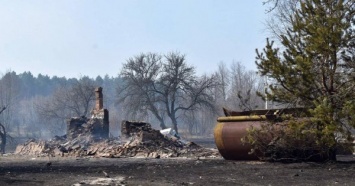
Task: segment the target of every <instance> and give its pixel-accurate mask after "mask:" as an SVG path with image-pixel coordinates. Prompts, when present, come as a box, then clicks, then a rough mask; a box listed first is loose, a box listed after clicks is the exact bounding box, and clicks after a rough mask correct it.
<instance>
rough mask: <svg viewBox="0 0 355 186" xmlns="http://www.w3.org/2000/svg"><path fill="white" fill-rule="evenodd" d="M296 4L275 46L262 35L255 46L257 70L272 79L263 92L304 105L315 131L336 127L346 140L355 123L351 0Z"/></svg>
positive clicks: (354, 38)
mask: <svg viewBox="0 0 355 186" xmlns="http://www.w3.org/2000/svg"><path fill="white" fill-rule="evenodd" d="M297 7H298V9H297V10H296V11H295V12H294V14H292V15H291V17H290V19H289V20H290V23H291V24H290V25H289V27H288V28H286V30H285V31H286V32H285V34H284V35H281V47H280V48H276V47H275V46H274V43H273V42H271V41H269V40H267V44H266V47H265V48H264V50H263V52H259V51H258V50H257V51H256V52H257V57H256V64H257V67H258V69H259V71H260V72H261V74H262V75H264V76H267V77H268V78H269V79H270V80H271V82H272V84H271V85H270V86H269V92H268V93H267V95H266V96H267V98H268V99H269V100H273V101H275V102H278V103H285V104H291V105H292V106H296V107H300V106H301V107H306V108H310V110H311V113H313V116H314V120H313V121H314V123H317V124H316V125H315V127H314V129H315V130H317V131H318V133H317V134H318V135H319V136H324V134H329V135H328V136H333V135H330V134H334V133H335V132H341V133H342V134H346V137H348V139H349V140H350V132H349V130H350V128H351V126H352V127H355V101H354V100H355V99H354V98H355V75H354V73H355V65H354V64H355V1H354V0H300V1H299V2H298V4H297ZM343 137H344V136H343ZM319 138H321V137H319ZM328 139H329V138H328ZM334 143H335V141H334V140H333V143H328V145H332V144H334Z"/></svg>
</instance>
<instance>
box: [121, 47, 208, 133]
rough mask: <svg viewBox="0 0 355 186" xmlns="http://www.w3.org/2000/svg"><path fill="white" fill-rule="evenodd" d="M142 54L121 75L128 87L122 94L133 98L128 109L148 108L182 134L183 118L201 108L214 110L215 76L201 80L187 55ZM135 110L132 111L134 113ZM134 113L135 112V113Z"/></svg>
mask: <svg viewBox="0 0 355 186" xmlns="http://www.w3.org/2000/svg"><path fill="white" fill-rule="evenodd" d="M162 58H163V57H162V56H161V55H158V54H152V53H149V54H141V55H138V56H135V57H134V58H131V59H129V60H128V61H127V63H126V64H124V66H123V69H122V71H121V76H122V78H123V79H124V85H123V86H121V87H120V88H119V91H118V93H119V94H121V96H122V97H123V98H122V99H121V101H122V100H126V99H129V100H130V102H128V105H127V106H128V107H130V108H131V109H132V108H135V110H144V109H147V110H149V111H150V112H151V113H153V115H154V116H155V117H156V118H157V119H158V120H159V121H160V126H161V128H166V125H165V116H167V117H169V118H170V120H171V122H172V127H173V128H174V130H176V132H178V120H179V116H180V115H181V114H183V112H189V111H193V110H194V109H196V108H199V107H200V106H202V105H203V106H208V107H213V106H214V105H213V103H212V100H213V98H212V96H211V95H210V94H208V93H207V89H208V88H210V87H212V86H214V85H215V81H214V80H215V78H214V76H211V77H208V76H202V77H197V76H196V75H195V70H194V68H193V67H192V66H188V65H187V63H186V59H185V55H181V54H180V53H177V52H172V53H169V54H167V55H165V56H164V60H162ZM131 111H132V110H131ZM133 111H134V110H133Z"/></svg>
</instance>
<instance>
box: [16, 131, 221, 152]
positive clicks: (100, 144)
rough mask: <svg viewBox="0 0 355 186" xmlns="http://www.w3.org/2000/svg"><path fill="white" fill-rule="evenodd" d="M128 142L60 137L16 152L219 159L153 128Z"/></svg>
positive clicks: (32, 142)
mask: <svg viewBox="0 0 355 186" xmlns="http://www.w3.org/2000/svg"><path fill="white" fill-rule="evenodd" d="M127 136H129V137H127V139H126V140H124V139H122V138H109V139H106V140H104V139H97V138H95V136H92V135H82V134H80V135H78V136H77V137H76V138H74V139H67V136H66V135H65V136H56V137H55V138H53V139H51V140H49V141H43V140H40V141H37V140H34V139H31V140H28V141H27V142H26V143H25V144H23V145H19V146H17V148H16V151H15V154H19V155H36V156H61V157H68V156H74V157H80V156H93V157H108V158H121V157H148V158H169V157H216V156H218V152H217V151H215V150H211V149H206V148H203V147H200V146H199V145H197V144H195V143H193V142H186V141H184V140H180V139H178V138H177V137H173V136H170V135H169V134H166V135H163V134H162V133H161V131H159V130H154V129H152V128H150V127H143V128H141V130H139V131H138V130H135V132H134V133H127Z"/></svg>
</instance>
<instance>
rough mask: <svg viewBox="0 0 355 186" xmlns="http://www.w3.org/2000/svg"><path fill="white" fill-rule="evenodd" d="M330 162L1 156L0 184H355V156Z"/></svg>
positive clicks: (340, 157) (343, 157)
mask: <svg viewBox="0 0 355 186" xmlns="http://www.w3.org/2000/svg"><path fill="white" fill-rule="evenodd" d="M338 160H339V161H338V162H328V163H323V164H321V163H289V164H285V163H268V162H260V161H226V160H224V159H223V158H221V157H217V158H169V159H154V158H150V159H146V158H88V157H77V158H74V157H72V158H62V157H51V158H48V157H29V156H15V155H11V154H7V155H5V156H2V157H0V185H26V186H27V185H51V186H54V185H158V186H159V185H162V186H163V185H164V186H165V185H355V156H354V155H348V156H338Z"/></svg>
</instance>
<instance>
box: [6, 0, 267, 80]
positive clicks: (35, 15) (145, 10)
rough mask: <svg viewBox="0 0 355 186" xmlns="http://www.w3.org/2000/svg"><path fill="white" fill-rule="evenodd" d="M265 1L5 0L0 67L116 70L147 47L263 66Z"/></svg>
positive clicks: (89, 72)
mask: <svg viewBox="0 0 355 186" xmlns="http://www.w3.org/2000/svg"><path fill="white" fill-rule="evenodd" d="M266 8H267V7H265V6H263V4H262V1H261V0H259V1H258V0H253V1H245V0H221V1H216V0H60V1H59V0H57V1H44V0H0V72H1V73H5V72H6V71H15V72H16V73H22V72H24V71H30V72H31V73H32V74H34V75H37V74H39V73H41V74H42V75H49V76H59V77H63V76H65V77H67V78H72V77H81V76H89V77H96V76H98V75H100V76H102V77H103V76H105V75H106V74H107V75H109V76H113V77H116V76H117V75H118V74H119V72H120V70H121V67H122V64H123V63H125V62H126V61H127V59H129V58H130V57H133V56H135V55H139V54H141V53H147V52H155V53H159V54H167V53H169V52H180V53H181V54H185V55H186V61H187V63H188V64H190V65H192V66H195V68H196V72H197V73H198V74H201V75H202V74H210V73H213V72H215V71H216V70H217V68H218V64H219V63H220V62H221V61H223V62H224V63H226V64H227V65H229V64H231V63H232V62H233V61H237V62H241V63H242V64H243V65H244V66H245V67H246V68H247V69H249V70H256V66H255V49H256V48H259V49H261V48H263V47H264V46H265V43H266V39H265V38H266V37H267V33H266V31H265V20H266V17H267V14H266V13H265V9H266Z"/></svg>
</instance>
